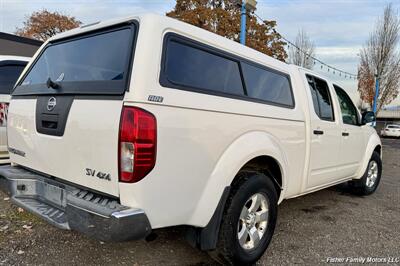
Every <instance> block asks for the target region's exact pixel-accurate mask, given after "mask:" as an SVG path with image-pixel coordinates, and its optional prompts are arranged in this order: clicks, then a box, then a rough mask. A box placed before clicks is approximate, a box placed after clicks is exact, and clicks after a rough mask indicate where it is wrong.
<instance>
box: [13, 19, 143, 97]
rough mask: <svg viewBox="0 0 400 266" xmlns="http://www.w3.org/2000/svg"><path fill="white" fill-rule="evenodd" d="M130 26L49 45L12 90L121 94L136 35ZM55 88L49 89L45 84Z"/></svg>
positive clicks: (34, 92) (23, 91) (18, 91)
mask: <svg viewBox="0 0 400 266" xmlns="http://www.w3.org/2000/svg"><path fill="white" fill-rule="evenodd" d="M135 28H136V27H135V26H133V25H129V26H124V27H119V28H114V29H109V30H107V31H102V32H97V33H94V34H89V35H83V36H79V37H77V38H73V39H70V40H63V41H59V42H55V43H50V44H49V45H48V46H47V47H46V48H45V49H44V50H43V52H42V53H41V55H40V56H39V57H38V59H37V60H36V62H35V63H34V65H33V67H32V68H31V69H30V70H29V71H28V73H27V74H26V75H25V77H24V78H23V79H22V81H21V82H20V84H19V86H17V88H16V89H15V90H14V92H13V95H29V94H48V93H55V94H57V93H60V94H122V93H123V92H124V91H125V88H126V84H127V83H126V81H127V80H128V76H129V65H130V60H131V54H132V51H133V40H134V35H135V32H136V29H135ZM49 79H50V80H51V81H52V82H55V83H56V84H57V85H58V86H57V88H56V89H55V88H51V87H50V88H49V87H48V86H47V82H48V80H49Z"/></svg>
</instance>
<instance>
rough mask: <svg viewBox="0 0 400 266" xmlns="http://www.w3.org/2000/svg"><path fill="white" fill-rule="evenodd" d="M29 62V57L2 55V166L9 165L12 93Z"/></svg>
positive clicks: (0, 105)
mask: <svg viewBox="0 0 400 266" xmlns="http://www.w3.org/2000/svg"><path fill="white" fill-rule="evenodd" d="M28 61H29V58H28V57H21V56H4V55H3V56H2V55H0V164H4V163H9V154H8V150H7V130H6V126H7V111H8V104H9V102H10V98H11V96H10V91H11V90H12V88H13V87H14V84H15V82H16V81H17V79H18V77H19V75H20V74H21V72H22V70H23V69H24V67H25V66H26V64H27V63H28Z"/></svg>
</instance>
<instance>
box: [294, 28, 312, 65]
mask: <svg viewBox="0 0 400 266" xmlns="http://www.w3.org/2000/svg"><path fill="white" fill-rule="evenodd" d="M295 45H296V46H297V47H298V48H300V50H299V49H297V48H296V47H293V46H290V47H289V63H291V64H295V65H298V66H301V67H305V68H308V69H312V68H313V66H314V59H312V58H311V57H312V56H315V45H314V43H313V42H312V41H311V40H310V38H309V37H308V35H307V33H306V32H305V30H303V29H301V30H299V32H298V33H297V36H296V41H295Z"/></svg>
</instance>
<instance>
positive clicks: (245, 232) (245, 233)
mask: <svg viewBox="0 0 400 266" xmlns="http://www.w3.org/2000/svg"><path fill="white" fill-rule="evenodd" d="M248 236H249V232H248V230H247V228H246V226H242V230H240V232H239V233H238V238H239V243H240V245H242V246H244V245H245V244H246V241H247V238H248Z"/></svg>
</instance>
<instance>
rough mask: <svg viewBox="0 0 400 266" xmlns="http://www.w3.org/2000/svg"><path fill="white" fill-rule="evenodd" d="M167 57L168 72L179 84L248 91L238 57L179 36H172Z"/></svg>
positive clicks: (240, 91)
mask: <svg viewBox="0 0 400 266" xmlns="http://www.w3.org/2000/svg"><path fill="white" fill-rule="evenodd" d="M164 60H165V62H164V64H165V65H164V67H165V72H164V74H165V75H166V78H167V80H168V81H169V82H171V83H173V84H175V85H180V86H185V87H190V88H193V89H198V90H207V91H214V92H219V93H228V94H234V95H242V96H243V95H244V90H243V86H242V80H241V77H240V70H239V62H237V61H234V60H231V59H228V58H225V57H223V56H219V55H216V54H214V53H212V52H208V51H206V50H203V49H200V48H197V47H194V46H191V45H187V44H184V43H181V42H178V41H175V40H168V42H167V50H166V55H165V59H164Z"/></svg>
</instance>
